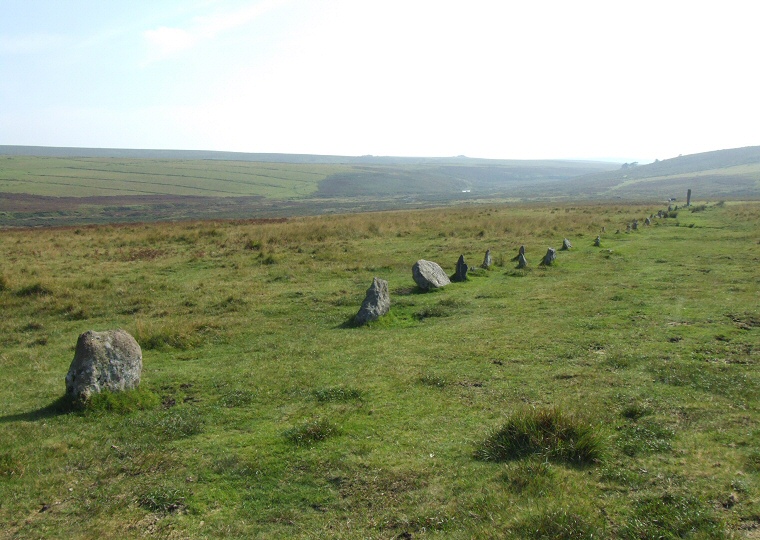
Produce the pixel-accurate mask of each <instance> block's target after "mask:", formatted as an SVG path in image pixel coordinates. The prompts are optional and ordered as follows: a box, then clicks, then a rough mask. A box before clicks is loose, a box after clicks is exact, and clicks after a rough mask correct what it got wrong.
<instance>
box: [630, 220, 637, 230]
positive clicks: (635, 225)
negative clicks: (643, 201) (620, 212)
mask: <svg viewBox="0 0 760 540" xmlns="http://www.w3.org/2000/svg"><path fill="white" fill-rule="evenodd" d="M631 228H632V229H633V230H634V231H638V230H639V220H638V219H634V220H633V225H632V226H631Z"/></svg>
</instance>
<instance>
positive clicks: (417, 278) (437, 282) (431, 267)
mask: <svg viewBox="0 0 760 540" xmlns="http://www.w3.org/2000/svg"><path fill="white" fill-rule="evenodd" d="M412 279H414V282H415V283H416V284H417V286H418V287H419V288H420V289H425V290H429V289H438V288H440V287H445V286H446V285H448V284H450V283H451V280H450V279H449V276H447V275H446V272H444V271H443V268H441V266H440V265H439V264H437V263H434V262H432V261H426V260H424V259H420V260H419V261H417V262H416V263H414V266H412Z"/></svg>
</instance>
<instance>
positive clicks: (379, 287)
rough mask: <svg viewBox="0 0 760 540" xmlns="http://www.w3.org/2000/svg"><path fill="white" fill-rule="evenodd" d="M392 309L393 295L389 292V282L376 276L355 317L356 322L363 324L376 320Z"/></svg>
mask: <svg viewBox="0 0 760 540" xmlns="http://www.w3.org/2000/svg"><path fill="white" fill-rule="evenodd" d="M390 309H391V296H390V294H389V293H388V282H387V281H385V280H384V279H380V278H377V277H376V278H375V279H373V280H372V285H370V287H369V289H367V295H366V296H365V297H364V302H362V307H361V308H360V309H359V313H357V314H356V317H354V322H355V323H356V324H357V325H359V326H361V325H364V324H367V323H368V322H372V321H376V320H377V319H379V318H380V317H382V316H383V315H385V314H386V313H388V311H389V310H390Z"/></svg>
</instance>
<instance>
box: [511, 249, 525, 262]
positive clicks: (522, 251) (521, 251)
mask: <svg viewBox="0 0 760 540" xmlns="http://www.w3.org/2000/svg"><path fill="white" fill-rule="evenodd" d="M520 255H522V256H523V258H524V257H525V246H520V249H519V251H518V252H517V255H515V257H514V258H513V259H512V260H513V261H519V260H520Z"/></svg>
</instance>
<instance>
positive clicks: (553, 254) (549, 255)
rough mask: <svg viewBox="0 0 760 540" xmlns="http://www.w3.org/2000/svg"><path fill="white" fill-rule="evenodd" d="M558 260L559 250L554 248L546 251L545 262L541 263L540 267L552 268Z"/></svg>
mask: <svg viewBox="0 0 760 540" xmlns="http://www.w3.org/2000/svg"><path fill="white" fill-rule="evenodd" d="M556 258H557V250H556V249H554V248H549V249H548V250H547V251H546V255H544V258H543V260H542V261H541V263H540V266H551V265H552V263H553V262H554V259H556Z"/></svg>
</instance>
